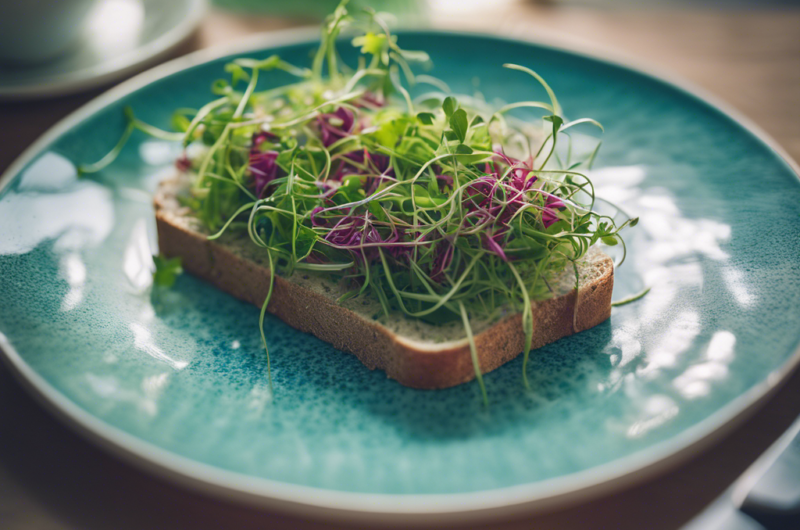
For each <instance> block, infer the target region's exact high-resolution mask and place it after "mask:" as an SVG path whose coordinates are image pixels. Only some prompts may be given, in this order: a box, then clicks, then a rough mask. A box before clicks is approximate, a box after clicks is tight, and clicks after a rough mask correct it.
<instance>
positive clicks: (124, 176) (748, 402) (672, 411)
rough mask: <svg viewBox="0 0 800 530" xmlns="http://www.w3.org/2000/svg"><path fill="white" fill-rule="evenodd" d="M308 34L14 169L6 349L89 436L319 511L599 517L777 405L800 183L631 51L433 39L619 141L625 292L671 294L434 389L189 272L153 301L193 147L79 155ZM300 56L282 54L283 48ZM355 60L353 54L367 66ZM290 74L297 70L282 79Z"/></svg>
mask: <svg viewBox="0 0 800 530" xmlns="http://www.w3.org/2000/svg"><path fill="white" fill-rule="evenodd" d="M311 35H313V33H308V32H299V33H298V32H292V33H288V34H287V33H284V34H281V35H278V36H272V37H264V36H261V37H258V38H257V39H256V40H253V41H250V42H248V43H243V44H242V45H240V47H239V48H238V49H235V50H233V49H228V50H225V52H224V53H225V56H224V57H222V56H220V55H221V54H220V53H216V54H209V53H205V52H204V53H200V54H195V55H192V56H189V57H186V58H183V59H180V60H178V61H174V62H172V63H169V64H167V65H164V66H162V67H159V68H157V69H154V70H151V71H149V72H147V73H145V74H142V75H140V76H139V77H137V78H134V79H133V80H131V81H129V82H127V83H125V84H123V85H121V86H119V87H117V88H115V89H114V90H112V91H110V92H109V93H107V94H105V95H103V96H102V97H100V98H98V99H97V100H95V101H94V102H92V103H90V104H89V105H87V106H86V107H84V108H83V109H81V110H79V111H77V112H76V113H75V114H73V115H72V116H70V117H68V118H67V119H65V120H64V121H63V122H62V123H61V124H59V125H57V126H56V127H54V129H53V130H52V131H50V132H49V133H47V134H46V135H45V136H44V137H43V138H42V139H41V140H40V141H38V142H37V143H36V144H35V145H34V146H33V147H31V148H30V150H29V151H28V152H26V153H25V154H24V155H23V156H22V157H21V158H20V160H19V161H17V162H16V163H15V164H14V165H13V166H12V167H11V168H10V169H9V171H8V172H7V173H6V174H5V175H4V176H3V178H2V183H1V184H0V185H1V186H2V191H0V226H2V227H3V229H2V233H1V235H0V345H2V349H3V351H4V354H5V359H6V360H7V361H10V365H11V366H12V367H13V368H14V370H15V371H16V372H17V373H18V374H20V375H21V377H22V378H23V380H24V381H26V382H27V383H28V384H29V386H30V387H31V388H32V389H33V390H34V391H35V392H36V393H37V394H40V395H42V396H44V398H45V401H46V402H48V403H50V404H51V405H53V407H54V409H55V410H57V411H59V412H60V413H61V414H62V415H63V416H64V417H66V418H67V419H68V420H69V421H70V422H71V423H72V424H73V425H76V426H78V427H79V428H80V429H81V430H83V431H84V432H86V433H88V434H89V435H90V436H91V437H93V438H94V439H96V440H99V441H100V442H103V443H105V444H106V445H107V446H109V447H112V448H114V449H115V450H117V451H118V452H119V453H120V454H123V455H125V456H128V457H131V458H132V459H134V460H135V461H136V462H139V463H142V464H146V465H147V466H148V467H150V468H152V469H154V470H157V471H160V472H161V473H163V474H165V475H166V476H168V477H171V478H173V479H175V480H179V481H181V482H183V483H187V484H190V485H193V486H197V487H202V488H204V489H206V490H211V491H214V492H217V493H221V494H227V495H231V496H234V497H236V498H239V499H248V500H252V501H257V502H260V503H263V504H265V505H268V506H271V507H274V508H278V509H284V510H295V511H301V512H302V513H303V514H304V515H306V516H314V515H316V516H319V517H328V518H334V517H338V518H345V519H356V518H358V519H361V520H365V519H366V520H370V521H380V520H389V519H391V520H392V521H394V522H396V523H397V522H403V521H407V522H409V523H411V522H420V521H425V522H427V523H433V522H445V521H447V522H452V521H456V520H459V519H465V518H469V520H471V521H475V520H477V519H478V518H481V517H485V518H492V517H501V516H503V515H507V514H510V513H513V514H515V515H519V514H521V513H524V512H525V511H526V510H536V509H541V508H542V507H545V506H547V505H552V504H553V503H557V502H562V503H564V502H577V501H578V500H581V499H585V498H587V496H589V495H592V494H594V493H596V492H598V491H600V490H605V491H608V489H609V488H612V487H614V486H618V485H621V484H625V483H630V482H631V481H636V480H640V479H641V478H642V477H644V476H646V475H647V474H648V473H653V472H655V471H658V470H659V469H662V468H663V467H664V466H667V465H672V464H674V463H675V462H676V461H678V460H679V459H681V458H684V457H685V456H687V455H688V454H690V453H692V452H693V451H696V450H697V449H698V448H700V447H702V446H703V444H705V443H707V442H708V441H709V440H711V439H713V438H714V436H717V435H719V434H720V433H721V432H724V430H725V428H726V426H730V425H731V424H732V423H733V422H734V421H735V420H736V419H737V418H740V417H742V416H743V415H744V414H746V413H747V412H748V411H752V410H754V409H755V408H756V406H757V405H758V404H759V402H760V401H762V400H763V399H764V398H765V396H767V395H768V394H769V392H770V391H771V390H772V389H774V387H775V385H776V384H777V383H778V382H779V381H780V380H781V379H782V378H784V377H785V376H786V374H787V373H788V372H789V371H790V370H791V369H792V368H793V367H794V365H796V364H797V362H798V357H799V356H800V352H798V342H799V341H800V329H798V322H800V181H799V180H798V176H797V170H796V166H793V165H792V163H791V162H789V161H787V160H786V159H785V157H784V158H782V156H781V154H780V153H779V152H778V148H777V147H776V146H775V145H774V144H773V143H771V142H770V140H769V139H767V138H766V137H765V136H764V135H763V134H761V133H760V132H758V131H757V130H755V128H754V127H752V126H751V125H749V124H747V123H746V122H745V121H743V120H742V119H741V118H737V117H735V116H733V115H732V114H731V113H730V112H726V111H723V110H721V109H720V107H719V106H716V105H715V104H712V103H709V102H708V100H707V99H705V98H704V97H701V96H698V95H696V92H692V91H690V90H688V89H686V88H681V87H679V86H678V85H676V84H674V83H671V82H668V81H665V80H663V79H661V78H659V77H656V76H652V75H649V74H645V73H642V72H641V71H638V70H635V69H632V68H630V67H626V66H623V65H620V64H618V63H617V62H614V61H610V60H607V59H600V58H594V57H592V56H590V55H588V54H584V53H578V52H572V51H567V50H564V49H560V48H553V47H550V46H547V45H542V44H533V43H524V42H519V41H511V40H504V39H501V38H495V37H486V36H477V35H466V34H454V33H440V32H410V33H405V34H402V36H401V39H402V40H403V43H404V45H405V46H406V47H408V48H409V49H425V50H428V51H429V52H430V53H431V56H432V59H433V61H434V64H435V67H434V70H433V72H432V73H433V74H434V75H436V76H438V77H440V78H442V79H443V80H445V81H446V82H447V83H448V84H450V86H451V87H452V88H453V89H454V91H455V92H471V91H472V90H474V85H473V83H474V81H473V79H474V78H475V77H478V78H479V79H480V90H481V92H482V93H483V94H485V95H486V96H487V97H488V98H495V97H496V98H502V99H504V100H518V99H530V98H533V97H543V94H538V93H537V92H536V88H535V87H534V86H533V85H532V83H531V82H530V81H529V80H528V79H527V78H526V77H525V76H521V75H512V74H511V73H509V72H508V71H507V70H503V69H502V68H501V64H502V63H504V62H513V63H518V64H524V65H529V66H532V67H534V68H535V69H536V70H537V71H539V72H540V73H541V74H542V75H543V76H544V77H545V78H546V79H547V80H548V81H549V82H550V84H551V85H552V86H553V88H554V89H555V90H556V92H557V93H558V95H559V99H560V101H561V103H562V105H563V107H564V109H565V112H566V113H567V114H568V116H571V117H582V116H591V117H594V118H596V119H598V120H600V121H601V122H602V123H603V124H604V125H605V127H606V134H605V140H604V147H603V149H602V150H601V154H600V157H599V158H598V160H597V166H596V167H597V169H596V171H595V172H594V177H595V183H596V185H597V191H598V194H599V195H600V196H601V197H605V198H606V199H609V200H612V201H614V202H616V203H618V204H620V205H621V206H622V208H623V209H625V210H626V211H627V212H629V213H630V214H632V215H638V216H640V218H641V222H640V223H639V226H638V227H636V228H635V229H632V230H629V231H628V234H627V240H628V246H629V256H628V260H627V261H626V263H625V264H624V265H623V266H622V267H621V268H620V269H619V270H617V272H616V287H615V298H617V299H619V298H622V297H625V296H628V295H630V294H633V293H635V292H637V291H639V290H640V289H642V287H643V286H650V287H652V291H651V293H650V294H649V295H648V296H646V297H645V298H644V299H643V300H641V301H640V302H638V303H635V304H631V305H628V306H624V307H620V308H615V309H614V311H613V314H612V316H611V319H610V320H609V321H608V322H606V323H604V324H602V325H600V326H598V327H596V328H594V329H591V330H588V331H585V332H583V333H580V334H578V335H577V336H574V337H570V338H567V339H564V340H561V341H558V342H557V343H555V344H552V345H550V346H548V347H545V348H542V349H541V350H538V351H537V352H536V353H535V354H534V355H533V357H532V362H531V365H532V366H531V368H530V375H529V378H530V381H531V386H532V391H529V392H526V391H525V390H524V387H523V385H522V383H521V376H520V369H521V366H520V365H521V362H520V361H519V359H518V360H517V361H514V362H510V363H508V364H507V365H506V366H504V367H502V368H500V369H498V370H496V371H494V372H492V373H490V374H488V375H487V376H486V378H485V379H486V385H487V388H488V391H489V395H490V398H491V406H490V407H488V408H484V407H483V406H482V405H481V401H480V399H479V394H478V389H477V387H476V386H475V385H472V384H467V385H462V386H459V387H456V388H452V389H449V390H441V391H419V390H412V389H408V388H405V387H402V386H400V385H399V384H397V383H395V382H394V381H391V380H388V379H387V378H386V377H385V375H384V374H383V373H381V372H370V371H369V370H367V369H366V368H364V367H363V366H362V365H361V363H360V362H358V361H357V360H356V359H355V358H354V357H353V356H350V355H346V354H342V353H340V352H337V351H336V350H334V349H333V348H332V347H330V346H328V345H327V344H324V343H322V342H320V341H318V340H316V339H314V338H312V337H310V336H308V335H304V334H301V333H299V332H296V331H294V330H292V329H290V328H288V327H287V326H285V325H284V324H282V323H281V322H279V321H277V320H275V319H272V318H269V317H268V322H267V333H268V335H269V337H268V340H269V341H270V344H271V351H272V363H273V364H272V367H273V377H274V382H275V393H274V395H271V394H270V392H269V389H268V386H267V380H266V373H265V363H264V358H263V356H262V353H261V349H260V346H259V336H258V332H257V317H258V310H257V309H256V308H254V307H251V306H248V305H245V304H243V303H241V302H238V301H237V300H234V299H233V298H231V297H229V296H227V295H225V294H223V293H221V292H218V291H217V290H215V289H214V288H212V287H210V286H209V285H206V284H204V283H203V282H201V281H199V280H197V279H195V278H193V277H191V276H184V277H182V278H180V279H179V281H178V283H177V285H176V288H175V289H174V290H173V291H172V292H171V293H170V294H169V296H165V297H161V298H158V299H155V298H153V297H151V295H150V293H149V291H148V282H149V277H150V272H149V269H148V266H149V255H150V254H151V253H152V252H154V251H155V249H156V248H157V242H156V240H155V238H154V220H153V211H152V206H151V193H152V191H153V190H154V188H155V186H156V184H157V182H158V181H159V179H160V178H161V177H162V176H164V175H165V174H166V173H168V172H169V171H170V167H171V163H172V160H173V158H174V157H175V155H176V150H175V147H174V146H171V145H169V144H165V143H162V142H160V141H155V140H152V139H148V138H145V137H143V136H135V137H134V139H133V141H132V142H131V143H130V144H129V145H128V147H127V148H126V149H125V150H124V152H123V154H122V156H121V158H120V159H119V161H118V162H117V163H116V164H114V165H113V166H111V167H110V168H109V169H108V170H106V171H105V172H104V173H102V174H101V175H99V177H97V178H96V179H92V180H78V179H77V178H76V175H75V167H74V162H76V161H87V160H88V161H92V160H96V159H97V158H99V157H100V156H102V155H103V154H104V153H105V152H107V151H108V150H109V149H110V148H111V146H112V145H113V144H114V143H115V142H116V141H117V138H118V137H119V135H120V133H121V131H122V128H123V116H122V108H123V106H125V105H131V106H132V107H133V108H134V109H136V111H137V114H138V115H139V116H140V117H141V118H142V119H144V120H145V121H148V122H151V123H154V124H156V125H160V126H164V127H167V126H168V123H169V117H170V113H171V111H172V110H173V109H174V108H176V107H195V108H197V107H198V106H199V105H200V104H202V103H203V102H204V101H205V100H206V98H208V89H209V85H210V83H211V82H212V81H213V80H214V79H215V78H217V77H218V76H220V73H221V72H222V65H223V64H224V63H225V62H226V61H227V60H228V59H229V58H230V57H231V55H233V54H246V55H254V56H258V57H265V56H267V55H270V54H272V53H279V54H280V55H281V56H283V57H284V58H286V59H288V60H290V61H292V62H294V63H305V62H306V61H307V60H308V56H309V50H310V49H311V48H312V46H313V44H312V43H311V38H312V37H311ZM275 39H278V40H275ZM345 57H348V54H347V53H345ZM286 80H287V79H285V78H282V77H280V76H278V75H276V76H275V77H274V78H272V79H271V82H274V83H276V84H277V83H283V82H285V81H286Z"/></svg>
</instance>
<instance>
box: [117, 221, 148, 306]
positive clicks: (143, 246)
mask: <svg viewBox="0 0 800 530" xmlns="http://www.w3.org/2000/svg"><path fill="white" fill-rule="evenodd" d="M152 254H153V251H152V250H151V249H150V243H149V240H148V236H147V224H146V223H145V220H144V219H139V220H138V221H136V223H135V224H134V225H133V229H132V230H131V236H130V238H129V239H128V244H127V245H126V246H125V253H124V254H123V256H122V270H123V272H124V273H125V277H126V278H128V281H129V282H130V283H131V285H132V286H133V288H134V289H135V290H136V291H137V292H144V291H145V290H146V289H147V288H148V287H150V285H152V283H153V270H154V265H153V258H152Z"/></svg>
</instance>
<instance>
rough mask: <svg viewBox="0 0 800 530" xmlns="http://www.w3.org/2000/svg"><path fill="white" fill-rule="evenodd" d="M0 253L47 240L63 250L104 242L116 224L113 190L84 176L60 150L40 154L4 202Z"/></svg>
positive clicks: (18, 250)
mask: <svg viewBox="0 0 800 530" xmlns="http://www.w3.org/2000/svg"><path fill="white" fill-rule="evenodd" d="M0 219H3V220H4V222H3V236H2V237H0V255H3V254H25V253H27V252H30V251H31V250H33V249H34V248H36V247H37V246H39V244H40V243H42V242H43V241H46V240H55V244H54V248H55V250H57V251H72V250H78V249H83V248H86V247H95V246H97V245H99V244H101V243H102V242H103V241H104V240H105V238H106V237H107V236H108V234H109V233H110V232H111V229H112V227H113V225H114V207H113V198H112V194H111V191H110V190H109V189H108V188H105V187H103V186H101V185H100V184H97V183H95V182H91V181H87V180H80V181H79V180H78V179H77V177H76V172H75V167H74V166H73V165H72V164H71V163H70V162H69V161H67V160H66V159H64V158H63V157H61V156H60V155H57V154H55V153H47V154H45V155H44V156H42V157H41V158H39V159H38V160H37V161H36V162H35V163H34V164H33V165H32V166H31V167H30V168H29V169H28V170H27V171H26V172H25V173H24V175H23V176H22V181H21V182H20V185H19V188H18V190H17V192H16V193H11V194H8V195H7V196H6V197H4V199H3V200H2V201H0Z"/></svg>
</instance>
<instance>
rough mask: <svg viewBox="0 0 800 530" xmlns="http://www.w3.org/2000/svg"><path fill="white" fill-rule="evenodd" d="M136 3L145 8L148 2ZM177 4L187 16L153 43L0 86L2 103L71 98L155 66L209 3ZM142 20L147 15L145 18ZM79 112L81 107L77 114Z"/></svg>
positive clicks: (189, 30) (186, 34)
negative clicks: (48, 75)
mask: <svg viewBox="0 0 800 530" xmlns="http://www.w3.org/2000/svg"><path fill="white" fill-rule="evenodd" d="M139 1H140V2H142V3H144V4H145V7H146V4H147V2H148V0H139ZM150 1H152V0H150ZM181 2H182V3H183V4H184V5H185V11H186V13H188V16H186V17H184V18H183V19H181V21H180V22H179V23H178V24H176V25H175V26H173V27H172V28H170V29H168V30H167V31H165V32H163V33H162V34H161V35H158V36H157V37H156V38H155V39H153V40H151V41H149V42H146V43H144V44H143V45H141V46H137V47H136V48H134V49H132V50H128V51H127V52H124V53H122V54H120V55H119V56H116V57H112V58H110V59H108V60H107V61H104V62H101V63H98V64H94V65H92V66H89V67H86V68H82V69H79V70H75V71H72V72H67V73H66V74H62V75H60V76H57V77H55V78H52V79H50V80H41V79H40V80H38V81H33V82H32V83H29V84H25V85H17V86H10V87H9V86H2V85H0V99H1V100H3V101H32V100H37V99H43V98H47V97H60V96H69V95H74V94H77V93H79V92H85V91H87V90H91V89H92V88H97V87H101V86H103V85H106V84H108V83H110V82H112V81H114V80H115V79H119V78H121V77H124V76H126V75H128V74H131V73H134V72H136V71H137V70H138V69H140V68H143V67H146V66H147V65H150V64H153V63H155V62H156V61H158V60H159V59H161V58H163V57H164V56H165V55H166V54H168V53H169V52H170V51H171V50H172V49H174V48H175V47H176V46H178V45H180V44H181V43H182V42H184V41H185V40H186V39H188V38H189V36H191V34H192V32H194V31H195V30H196V29H197V28H198V27H199V25H200V23H201V22H202V20H203V17H204V16H205V14H206V13H207V12H208V2H209V0H181ZM145 16H147V15H146V14H145ZM183 57H186V56H183ZM165 64H166V63H165ZM87 74H88V75H87ZM76 75H77V76H78V77H76ZM80 108H82V107H79V108H78V109H77V110H80ZM70 115H71V113H70ZM70 115H68V116H70ZM48 130H49V129H48Z"/></svg>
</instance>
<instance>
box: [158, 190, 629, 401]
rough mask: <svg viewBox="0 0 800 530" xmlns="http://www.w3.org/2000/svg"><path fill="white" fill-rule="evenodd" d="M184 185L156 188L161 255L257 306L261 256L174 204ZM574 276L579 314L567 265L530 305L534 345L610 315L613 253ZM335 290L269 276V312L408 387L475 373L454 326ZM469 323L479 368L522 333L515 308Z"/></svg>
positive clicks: (511, 350)
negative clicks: (384, 310)
mask: <svg viewBox="0 0 800 530" xmlns="http://www.w3.org/2000/svg"><path fill="white" fill-rule="evenodd" d="M188 185H189V182H188V177H186V176H182V175H177V176H175V177H174V178H170V179H167V180H164V181H163V182H162V183H161V184H160V186H159V188H158V191H157V193H156V196H155V201H154V203H155V213H156V224H157V227H158V241H159V247H160V251H161V253H163V254H164V255H165V256H168V257H175V256H180V257H181V258H182V259H183V268H184V269H185V270H187V271H188V272H190V273H192V274H194V275H196V276H199V277H200V278H203V279H204V280H207V281H209V282H211V283H212V284H214V285H215V286H217V287H219V288H220V289H222V290H223V291H225V292H227V293H230V294H232V295H233V296H235V297H236V298H239V299H241V300H244V301H246V302H250V303H252V304H255V305H256V306H258V307H261V305H262V304H263V303H264V300H265V298H266V296H267V291H268V288H269V277H270V271H269V266H268V265H267V257H266V254H265V253H264V252H263V250H262V249H259V248H258V247H256V246H255V245H254V244H253V243H252V242H251V241H250V239H249V237H248V236H247V235H246V234H237V233H233V232H228V233H226V234H225V235H223V236H222V237H221V238H219V239H217V240H214V241H209V240H208V239H207V232H206V231H205V230H204V228H203V227H202V225H201V223H200V222H199V221H198V220H197V219H196V218H194V217H193V216H192V215H191V212H190V210H189V209H188V208H186V207H183V206H181V204H180V202H179V200H178V197H179V196H180V195H181V194H182V193H186V190H187V189H188ZM579 275H580V280H581V284H580V290H579V293H578V300H577V302H578V307H577V311H576V310H575V304H576V295H575V290H574V286H575V276H574V271H573V270H572V268H570V270H569V271H565V272H564V274H563V275H562V277H560V278H558V279H557V280H556V281H555V282H550V287H551V288H552V289H553V291H554V295H553V297H552V298H549V299H547V300H543V301H538V302H534V303H533V306H532V308H533V326H534V329H533V348H539V347H541V346H544V345H545V344H549V343H551V342H553V341H556V340H558V339H560V338H562V337H565V336H567V335H571V334H573V333H576V332H578V331H581V330H585V329H588V328H591V327H593V326H596V325H597V324H599V323H601V322H603V321H604V320H606V319H607V318H609V316H610V315H611V291H612V288H613V285H614V267H613V262H612V260H611V258H609V257H608V256H607V255H605V254H604V253H602V252H601V251H600V250H597V249H594V248H593V249H592V250H590V251H589V252H588V253H587V255H586V256H585V257H584V258H583V259H582V260H581V262H580V264H579ZM342 289H343V286H339V285H337V284H336V283H334V282H332V281H330V280H329V279H327V278H326V277H324V276H322V275H316V274H313V273H307V272H305V271H299V272H296V273H295V274H294V275H292V276H291V277H289V278H284V277H281V276H276V277H275V285H274V290H273V293H272V299H271V300H270V303H269V306H268V307H267V310H268V311H269V312H270V313H272V314H274V315H276V316H277V317H278V318H280V319H281V320H283V321H284V322H286V323H287V324H289V325H290V326H292V327H294V328H296V329H299V330H300V331H304V332H306V333H311V334H313V335H315V336H316V337H318V338H320V339H322V340H324V341H325V342H329V343H330V344H332V345H333V346H335V347H336V348H337V349H340V350H344V351H347V352H350V353H353V354H355V355H356V357H358V358H359V359H360V360H361V362H363V363H364V364H365V365H366V366H367V367H368V368H369V369H371V370H374V369H376V368H378V369H381V370H383V371H385V372H386V375H387V376H389V377H390V378H392V379H396V380H397V381H398V382H400V383H401V384H403V385H406V386H410V387H414V388H446V387H450V386H455V385H458V384H460V383H464V382H466V381H470V380H471V379H474V378H475V371H474V367H473V364H472V357H471V355H470V348H469V343H468V341H467V339H466V333H465V332H464V328H463V326H462V324H461V323H460V322H454V323H451V324H446V325H434V324H428V323H426V322H423V321H420V320H418V319H412V318H408V317H406V316H404V315H402V314H393V315H390V317H391V318H385V317H378V315H379V314H380V313H381V312H380V305H379V304H378V302H377V301H373V300H371V299H369V297H359V298H354V299H350V300H347V301H345V302H343V303H342V304H337V303H336V300H337V299H338V298H339V297H340V296H341V295H342V294H343V292H344V291H343V290H342ZM470 325H471V327H472V328H473V334H474V336H475V343H476V346H477V350H478V359H479V364H480V368H481V371H482V372H483V373H486V372H490V371H492V370H494V369H495V368H497V367H499V366H501V365H502V364H504V363H506V362H508V361H510V360H511V359H513V358H514V357H516V356H517V355H519V354H520V353H521V352H522V350H523V347H524V340H525V337H524V332H523V329H522V316H521V314H519V313H516V312H512V311H507V314H505V315H500V316H499V317H498V318H496V319H495V320H494V321H491V322H482V321H471V322H470Z"/></svg>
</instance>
